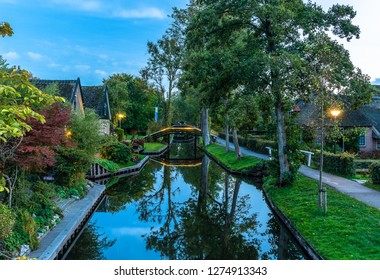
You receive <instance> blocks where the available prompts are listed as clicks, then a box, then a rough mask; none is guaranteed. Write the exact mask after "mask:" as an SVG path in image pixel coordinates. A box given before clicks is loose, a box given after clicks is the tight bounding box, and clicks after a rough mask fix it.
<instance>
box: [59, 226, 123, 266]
mask: <svg viewBox="0 0 380 280" xmlns="http://www.w3.org/2000/svg"><path fill="white" fill-rule="evenodd" d="M115 242H116V240H107V237H103V234H100V233H98V227H96V226H95V225H94V224H93V223H90V224H88V225H87V227H86V228H85V229H84V230H83V232H82V235H81V238H80V239H79V240H78V241H77V243H76V244H75V246H74V247H73V249H72V250H71V251H70V252H69V254H68V255H67V257H66V260H104V259H105V257H104V254H103V252H104V251H105V250H107V249H108V248H110V247H112V246H113V245H114V244H115Z"/></svg>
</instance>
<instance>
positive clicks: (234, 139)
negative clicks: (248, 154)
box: [232, 127, 241, 159]
mask: <svg viewBox="0 0 380 280" xmlns="http://www.w3.org/2000/svg"><path fill="white" fill-rule="evenodd" d="M232 131H233V132H232V139H233V142H234V147H235V154H236V159H240V158H241V152H240V146H239V140H238V136H237V128H236V127H234V128H233V130H232Z"/></svg>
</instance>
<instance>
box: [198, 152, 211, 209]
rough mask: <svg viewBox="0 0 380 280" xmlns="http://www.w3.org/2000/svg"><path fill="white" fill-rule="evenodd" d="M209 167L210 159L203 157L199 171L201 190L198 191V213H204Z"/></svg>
mask: <svg viewBox="0 0 380 280" xmlns="http://www.w3.org/2000/svg"><path fill="white" fill-rule="evenodd" d="M209 166H210V159H209V158H208V157H203V159H202V169H201V188H200V190H199V195H198V205H197V211H198V213H201V212H204V211H206V206H207V191H208V170H209Z"/></svg>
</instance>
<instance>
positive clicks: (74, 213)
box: [28, 184, 105, 260]
mask: <svg viewBox="0 0 380 280" xmlns="http://www.w3.org/2000/svg"><path fill="white" fill-rule="evenodd" d="M104 191H105V186H104V185H98V184H94V185H93V186H92V187H91V188H90V189H89V190H88V193H87V195H86V196H85V197H84V198H82V199H79V200H75V201H72V202H70V204H69V205H67V206H65V209H63V218H62V220H61V221H60V222H59V223H58V224H57V225H56V226H55V227H54V228H53V229H52V230H50V231H49V232H48V233H47V234H46V235H45V236H44V237H43V238H42V239H41V242H40V245H39V246H38V248H37V249H36V250H34V251H32V252H31V253H29V254H28V257H29V258H32V259H38V260H54V259H57V258H59V256H60V255H62V254H63V253H64V252H65V251H66V250H67V248H68V247H69V246H70V244H71V243H72V241H74V240H75V238H76V236H77V235H78V233H79V232H80V230H81V229H82V228H83V226H84V225H85V224H86V222H87V221H88V219H89V218H90V217H91V215H92V213H93V212H94V211H95V209H96V207H97V206H98V204H99V203H100V201H101V200H102V198H103V196H104Z"/></svg>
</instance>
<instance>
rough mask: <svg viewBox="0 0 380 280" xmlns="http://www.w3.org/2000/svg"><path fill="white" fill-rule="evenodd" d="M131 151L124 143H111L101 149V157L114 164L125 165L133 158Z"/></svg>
mask: <svg viewBox="0 0 380 280" xmlns="http://www.w3.org/2000/svg"><path fill="white" fill-rule="evenodd" d="M131 154H132V152H131V149H130V148H129V147H128V146H126V145H125V144H123V143H119V142H110V143H106V144H104V145H103V146H102V147H101V148H100V156H101V157H102V158H104V159H108V160H112V161H113V162H116V163H120V164H124V163H127V162H128V161H129V160H130V158H131Z"/></svg>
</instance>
